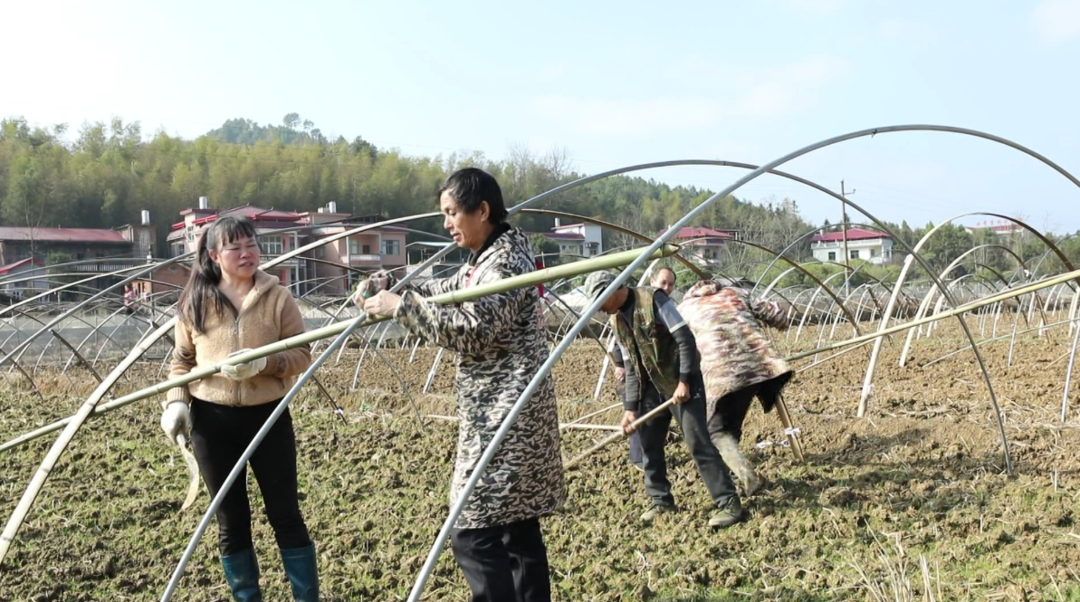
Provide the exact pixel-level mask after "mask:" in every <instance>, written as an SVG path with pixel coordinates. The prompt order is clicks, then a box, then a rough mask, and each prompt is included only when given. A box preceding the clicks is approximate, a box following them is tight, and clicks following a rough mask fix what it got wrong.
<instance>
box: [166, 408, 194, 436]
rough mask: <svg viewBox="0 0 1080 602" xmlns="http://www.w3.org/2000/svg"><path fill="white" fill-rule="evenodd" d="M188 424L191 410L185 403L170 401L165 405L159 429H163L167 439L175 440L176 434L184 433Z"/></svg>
mask: <svg viewBox="0 0 1080 602" xmlns="http://www.w3.org/2000/svg"><path fill="white" fill-rule="evenodd" d="M190 426H191V410H189V409H188V405H187V404H186V403H184V402H182V401H171V402H169V405H167V406H165V411H164V412H162V413H161V430H163V431H165V435H166V436H167V437H168V438H169V441H176V436H177V435H180V434H184V435H186V434H187V432H188V428H189V427H190Z"/></svg>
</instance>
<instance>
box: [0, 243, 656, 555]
mask: <svg viewBox="0 0 1080 602" xmlns="http://www.w3.org/2000/svg"><path fill="white" fill-rule="evenodd" d="M675 249H676V247H674V246H671V245H669V246H667V247H664V248H661V249H660V250H659V251H657V255H658V256H660V257H666V256H668V255H671V254H672V253H674V252H675ZM641 253H642V249H635V250H630V251H623V252H621V253H613V254H611V255H607V256H603V257H598V258H596V259H589V260H585V261H576V262H574V263H569V264H566V265H559V266H555V267H550V268H545V269H543V270H537V271H535V272H529V273H527V274H522V275H520V276H514V277H511V278H506V279H503V280H500V281H499V282H494V283H491V284H485V285H479V286H473V287H470V288H467V289H462V290H458V291H451V292H449V293H444V294H442V295H437V296H435V297H431V298H430V299H429V301H431V302H432V303H439V304H452V303H465V302H467V301H472V300H474V299H479V298H481V297H485V296H487V295H491V294H495V293H502V292H506V291H509V290H512V289H517V288H526V287H530V286H536V285H538V284H541V283H543V282H550V281H552V280H557V279H559V278H567V277H573V276H579V275H581V274H585V273H588V272H593V271H596V270H603V269H610V268H614V267H618V266H620V265H626V264H627V263H629V262H630V261H632V260H633V259H634V258H635V257H637V256H638V255H640V254H641ZM363 319H364V316H363V315H361V316H360V317H358V318H354V319H352V320H348V321H345V322H337V323H335V324H331V325H329V326H324V327H322V328H319V329H316V330H312V331H309V332H305V333H303V334H299V335H296V336H294V337H291V338H288V339H283V340H281V341H278V342H276V343H272V344H270V345H267V346H265V347H260V348H258V349H253V350H251V351H248V352H245V353H242V354H237V355H234V356H232V357H230V358H229V359H227V360H225V361H223V362H221V363H219V364H214V365H212V366H207V367H205V368H198V369H196V370H192V371H191V372H189V373H188V374H186V375H184V376H179V377H176V378H173V379H171V380H167V381H164V382H161V383H158V384H156V385H153V386H150V387H146V388H145V389H140V390H138V391H135V392H134V393H129V394H128V395H125V396H123V397H119V398H117V399H115V400H113V401H111V402H109V403H105V404H101V405H100V406H98V407H97V408H95V409H94V410H93V415H95V416H96V415H98V414H102V413H105V412H108V411H110V410H114V409H116V408H119V407H123V406H126V405H128V404H131V403H134V402H136V401H140V400H143V399H146V398H147V397H151V396H153V395H163V394H165V392H166V391H168V390H169V389H172V388H174V387H181V386H184V385H186V384H188V383H190V382H194V381H196V380H200V379H203V378H206V377H208V376H211V375H213V374H216V373H217V372H218V371H219V370H220V369H221V366H223V365H226V364H230V365H235V364H243V363H246V362H250V361H252V360H255V359H258V358H260V357H264V356H266V355H270V354H272V353H278V352H281V351H286V350H288V349H293V348H296V347H298V346H301V345H307V344H310V343H312V342H314V341H317V340H320V339H325V338H329V337H331V336H334V335H337V334H341V333H342V332H344V331H345V330H346V329H347V328H348V327H349V324H351V323H352V322H354V321H357V320H363ZM385 319H386V318H372V319H370V320H368V321H367V322H365V323H364V324H365V325H369V324H374V323H377V322H382V321H384V320H385ZM162 328H172V323H171V322H170V323H166V324H165V325H163V326H162ZM157 338H159V337H153V336H151V339H152V340H155V341H156V340H157ZM73 419H74V417H69V418H65V419H63V420H58V421H56V422H54V423H52V424H49V425H46V426H44V427H42V428H39V429H37V430H36V431H32V432H30V433H26V434H24V435H21V436H19V437H16V438H15V439H12V440H11V441H8V442H7V443H4V444H3V445H0V452H3V451H6V450H8V449H11V448H13V447H16V446H18V445H21V444H23V443H26V442H27V441H32V440H34V439H37V438H38V437H41V436H42V435H47V434H49V433H52V432H55V431H58V430H60V429H62V428H64V427H65V426H67V425H68V424H69V423H70V422H71V421H72V420H73ZM2 559H3V556H2V555H0V560H2Z"/></svg>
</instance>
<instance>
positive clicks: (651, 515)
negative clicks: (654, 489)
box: [641, 505, 679, 525]
mask: <svg viewBox="0 0 1080 602" xmlns="http://www.w3.org/2000/svg"><path fill="white" fill-rule="evenodd" d="M678 511H679V509H678V508H676V507H675V506H660V505H656V506H653V507H652V508H649V509H648V510H647V511H645V514H642V515H641V522H643V523H645V524H647V525H651V524H652V523H653V521H655V520H656V517H658V516H660V515H661V514H667V513H669V512H678Z"/></svg>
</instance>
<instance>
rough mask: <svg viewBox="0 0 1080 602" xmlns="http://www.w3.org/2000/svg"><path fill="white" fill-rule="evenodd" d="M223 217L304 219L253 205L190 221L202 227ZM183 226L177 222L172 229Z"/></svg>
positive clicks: (295, 220) (292, 214)
mask: <svg viewBox="0 0 1080 602" xmlns="http://www.w3.org/2000/svg"><path fill="white" fill-rule="evenodd" d="M189 211H190V210H188V211H181V212H180V214H181V215H183V214H185V213H188V212H189ZM225 215H232V216H236V217H246V218H248V219H252V220H258V221H275V222H298V221H300V220H301V219H303V217H304V216H303V215H301V214H299V213H296V212H295V211H277V210H276V209H263V208H262V207H256V206H254V205H241V206H240V207H233V208H232V209H226V210H224V211H220V212H217V213H212V214H210V215H206V216H203V217H200V218H198V219H196V220H194V221H192V222H191V223H192V224H194V225H196V226H198V225H202V224H206V223H209V222H212V221H214V220H216V219H217V218H219V217H222V216H225ZM185 225H186V223H185V222H178V223H175V224H173V226H172V227H173V229H174V230H176V229H178V228H183V227H184V226H185Z"/></svg>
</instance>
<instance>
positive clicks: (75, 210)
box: [0, 113, 1080, 272]
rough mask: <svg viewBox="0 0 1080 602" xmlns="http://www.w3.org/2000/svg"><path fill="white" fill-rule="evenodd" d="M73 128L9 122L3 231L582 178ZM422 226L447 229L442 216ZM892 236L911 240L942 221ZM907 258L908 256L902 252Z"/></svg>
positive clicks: (945, 253) (541, 158)
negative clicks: (203, 208)
mask: <svg viewBox="0 0 1080 602" xmlns="http://www.w3.org/2000/svg"><path fill="white" fill-rule="evenodd" d="M67 133H68V128H67V126H66V125H56V126H53V127H40V126H31V125H30V124H29V123H28V122H27V121H26V120H25V119H23V118H21V117H12V118H7V119H3V120H0V222H2V223H3V224H4V225H7V226H29V227H48V226H65V227H84V228H111V227H116V226H118V225H122V224H125V223H132V222H136V221H137V220H138V219H139V212H140V211H141V210H148V211H150V215H151V220H152V221H153V223H154V224H155V225H156V226H157V231H158V235H159V248H165V247H164V237H165V236H166V235H167V234H168V232H169V230H170V227H171V224H173V223H175V222H176V221H178V220H179V215H178V212H179V211H180V210H182V209H185V208H189V207H193V206H196V204H197V202H198V197H200V196H207V197H209V199H210V204H211V206H212V207H217V208H222V209H224V208H229V207H235V206H239V205H244V204H252V205H256V206H260V207H266V208H274V209H281V210H292V211H301V212H302V211H316V210H318V208H319V207H325V206H326V205H327V204H329V203H330V202H335V203H337V207H338V210H339V211H341V212H347V213H352V214H354V215H371V214H379V215H383V216H386V217H399V216H402V215H409V214H415V213H424V212H429V211H434V210H435V209H436V205H437V204H436V199H435V191H436V190H437V188H438V186H439V185H440V184H441V183H442V181H443V180H444V179H445V177H446V176H447V175H448V174H449V173H451V172H452V171H454V170H455V169H458V168H460V167H463V166H467V165H473V166H477V167H481V168H483V169H485V170H487V171H489V172H491V173H492V174H494V175H495V177H496V178H498V180H499V182H500V184H501V185H502V188H503V192H504V195H505V200H506V202H507V204H508V205H514V204H517V203H520V202H522V201H524V200H526V199H528V198H531V197H533V196H535V195H537V194H539V193H541V192H544V191H547V190H550V189H552V188H554V187H556V186H559V185H561V184H564V183H566V182H570V181H572V180H575V179H577V178H580V177H582V176H583V175H584V174H582V173H581V172H579V171H578V170H576V169H574V167H573V162H572V159H571V157H570V156H569V154H568V153H567V152H565V151H561V150H554V151H551V152H548V153H546V154H536V153H533V152H532V151H530V150H529V149H527V148H525V147H521V146H513V147H511V148H510V149H509V152H508V153H507V156H506V157H505V158H503V159H499V160H495V159H491V158H488V157H486V156H485V155H484V154H482V153H466V154H461V153H454V154H449V155H438V156H434V157H423V156H410V155H406V154H403V153H401V152H400V151H398V150H397V149H385V148H378V147H376V146H375V145H374V144H372V143H370V142H369V141H367V140H364V139H363V138H362V137H359V136H357V137H355V138H354V139H352V140H347V139H345V138H344V137H341V136H339V137H337V138H336V139H333V140H331V139H329V138H328V137H326V136H325V135H324V134H323V133H322V132H321V130H320V129H319V128H317V127H315V124H313V123H312V122H311V121H309V120H305V119H302V118H301V117H300V115H298V114H296V113H290V114H288V115H286V116H285V117H284V119H283V120H282V123H281V124H279V125H271V124H268V125H260V124H258V123H256V122H253V121H251V120H249V119H231V120H228V121H226V122H225V123H224V124H223V125H222V127H220V128H217V129H214V130H211V131H209V132H207V133H206V134H204V135H202V136H199V137H198V138H196V139H194V140H191V139H184V138H180V137H176V136H171V135H169V134H167V133H165V132H160V131H159V132H156V133H154V134H152V135H149V136H146V135H144V132H143V131H142V128H141V126H140V124H139V123H138V122H127V121H124V120H123V119H122V118H120V117H117V118H114V119H112V120H111V121H110V122H109V123H101V122H97V123H86V124H83V125H82V126H81V127H80V128H79V130H78V133H77V135H75V136H73V137H71V139H69V137H68V136H67ZM712 195H713V192H712V191H710V190H708V189H705V188H697V187H693V186H669V185H667V184H664V183H662V182H657V181H655V180H652V179H646V178H642V177H631V176H616V177H610V178H605V179H602V180H599V181H596V182H591V183H589V184H587V185H584V186H580V187H577V188H574V189H572V190H570V191H567V192H565V193H561V194H559V195H556V196H554V197H551V198H550V199H548V200H545V201H544V202H543V204H542V206H543V207H545V208H551V209H556V210H561V211H567V212H572V213H578V214H582V215H585V216H588V217H593V218H597V219H602V220H605V221H609V222H612V223H615V224H618V225H620V226H624V227H626V228H629V229H632V230H635V231H638V232H641V233H644V234H647V235H650V236H654V235H655V234H656V233H657V232H658V231H660V230H661V229H663V228H665V227H666V226H667V225H669V224H672V223H674V222H675V221H677V220H678V219H680V218H681V217H682V216H683V215H685V214H686V213H687V212H688V211H690V210H691V209H693V208H695V207H697V206H698V205H699V204H701V203H702V202H703V201H704V200H705V199H707V198H709V197H710V196H712ZM517 221H518V223H519V224H520V225H521V226H522V227H524V228H525V229H526V230H528V231H532V232H543V231H547V230H549V229H550V228H551V227H552V225H553V223H554V218H553V217H550V216H542V215H521V216H520V217H519V218H517ZM694 225H701V226H707V227H712V228H732V229H737V230H740V231H741V232H742V235H743V236H744V237H745V238H748V239H749V240H753V241H755V242H757V243H760V244H762V245H764V246H766V247H768V248H770V249H774V250H780V249H783V248H785V247H787V246H788V244H790V243H791V242H792V241H795V240H796V239H797V238H798V237H799V236H801V235H803V234H806V233H807V232H809V231H811V230H813V229H814V228H815V226H814V225H813V224H810V223H809V222H807V221H806V220H805V219H803V218H802V216H801V215H800V212H799V207H798V204H797V202H796V201H795V200H793V199H789V198H782V199H775V198H772V199H765V200H763V201H762V202H758V203H754V202H748V201H747V200H745V199H740V198H737V197H735V196H728V197H726V198H723V199H719V200H718V201H717V202H716V203H714V204H713V205H712V206H710V207H709V208H708V209H707V210H706V211H704V212H703V213H702V215H701V216H699V217H698V218H697V219H696V220H695V223H694ZM412 227H414V228H417V229H420V230H425V231H429V232H436V233H438V232H441V231H442V224H441V220H437V219H433V220H424V221H420V222H417V223H415V224H412ZM892 227H894V228H895V231H897V232H898V234H899V236H900V237H901V238H902V239H904V240H907V241H909V242H910V243H912V244H913V243H914V242H915V241H916V240H917V239H918V238H919V237H920V236H921V233H922V232H925V231H926V230H927V229H928V228H930V227H932V224H927V226H925V227H923V228H915V229H912V228H910V227H908V225H907V224H906V223H904V224H900V225H896V224H893V225H892ZM605 237H606V239H605V241H604V242H605V247H607V248H610V247H613V246H629V245H636V244H638V243H637V242H636V241H634V240H632V239H630V238H629V237H626V236H624V235H620V234H617V233H612V232H605ZM1032 240H1033V237H1021V238H1020V239H1018V241H1016V242H1012V243H1010V244H1013V245H1014V246H1016V245H1019V248H1018V250H1019V251H1021V253H1020V254H1021V256H1023V257H1027V256H1029V255H1030V254H1031V253H1035V252H1041V251H1038V250H1037V249H1036V247H1037V245H1036V244H1035V243H1034V242H1032ZM978 242H980V241H977V240H976V239H975V238H973V237H972V235H971V234H968V233H967V232H966V231H965V230H964V229H963V228H962V227H960V226H951V227H948V228H945V229H944V231H943V232H941V233H939V234H938V235H937V236H936V237H935V238H934V239H932V242H931V243H930V244H929V245H927V247H926V251H925V253H926V255H927V256H928V258H931V262H932V263H933V264H934V265H936V266H939V267H944V265H946V264H947V263H948V262H949V261H951V260H952V259H953V258H955V257H956V255H957V254H959V253H960V252H963V250H966V249H969V248H971V247H972V246H973V245H974V244H977V243H978ZM998 242H1000V240H999V241H998ZM1036 242H1037V241H1036ZM1025 245H1027V247H1025ZM1065 245H1066V247H1067V249H1068V251H1067V252H1068V253H1069V254H1070V256H1071V257H1073V258H1074V259H1080V242H1078V241H1077V238H1075V237H1072V238H1068V239H1067V240H1066V241H1065ZM729 247H730V249H729V251H728V253H729V257H728V258H727V260H728V263H729V264H745V265H748V266H749V265H751V264H753V263H754V262H760V261H762V260H765V259H768V257H767V253H764V252H762V251H757V250H754V249H750V248H746V247H740V246H737V245H729ZM897 251H898V252H897V256H902V253H900V252H899V251H900V249H899V246H898V247H897ZM809 255H810V243H809V237H807V238H805V239H803V240H802V242H800V243H799V244H797V245H795V247H793V248H792V250H791V251H790V252H789V256H790V257H792V258H794V259H798V260H804V259H807V258H808V257H809ZM980 259H981V263H985V264H986V265H988V266H990V267H994V268H996V269H1009V267H1010V266H1009V262H1010V261H1011V258H1010V257H1009V256H1008V255H1007V254H1006V253H1005V252H1004V251H1002V250H1001V249H998V248H987V249H986V250H985V253H983V254H982V255H981V256H980ZM1013 263H1014V264H1015V261H1013ZM749 271H752V270H750V269H749V268H748V269H747V272H749Z"/></svg>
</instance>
